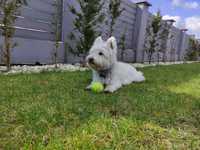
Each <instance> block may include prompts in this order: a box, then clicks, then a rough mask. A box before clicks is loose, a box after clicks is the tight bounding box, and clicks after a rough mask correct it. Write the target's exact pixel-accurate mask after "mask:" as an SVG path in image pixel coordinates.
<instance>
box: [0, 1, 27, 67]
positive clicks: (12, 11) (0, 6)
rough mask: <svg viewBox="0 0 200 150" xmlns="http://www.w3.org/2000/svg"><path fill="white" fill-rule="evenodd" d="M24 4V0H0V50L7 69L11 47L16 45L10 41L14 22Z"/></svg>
mask: <svg viewBox="0 0 200 150" xmlns="http://www.w3.org/2000/svg"><path fill="white" fill-rule="evenodd" d="M26 4H27V3H26V0H0V10H1V11H2V13H3V17H2V19H1V20H0V29H1V30H2V35H3V37H4V43H3V46H2V49H1V51H2V59H3V62H4V64H5V65H6V67H7V71H9V70H10V69H11V49H12V48H13V47H15V46H16V44H14V43H13V41H12V38H13V36H14V34H15V27H14V24H15V21H16V19H17V16H19V14H20V8H21V7H22V6H23V5H26Z"/></svg>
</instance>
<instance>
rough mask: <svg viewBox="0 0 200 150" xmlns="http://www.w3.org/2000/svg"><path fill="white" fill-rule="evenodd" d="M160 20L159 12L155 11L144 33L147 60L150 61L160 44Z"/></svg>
mask: <svg viewBox="0 0 200 150" xmlns="http://www.w3.org/2000/svg"><path fill="white" fill-rule="evenodd" d="M161 21H162V16H161V14H160V11H158V12H157V13H156V15H154V16H153V20H152V22H151V24H150V25H149V26H148V27H147V29H146V31H147V35H146V41H145V51H146V53H147V55H148V61H149V63H151V61H152V56H153V54H154V53H155V52H156V51H159V49H160V48H159V46H160V37H159V36H160V32H159V31H160V28H161Z"/></svg>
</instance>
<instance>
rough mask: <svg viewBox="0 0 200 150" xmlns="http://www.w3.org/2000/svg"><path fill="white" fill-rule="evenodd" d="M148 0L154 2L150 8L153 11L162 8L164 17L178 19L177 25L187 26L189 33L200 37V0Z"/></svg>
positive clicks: (179, 26)
mask: <svg viewBox="0 0 200 150" xmlns="http://www.w3.org/2000/svg"><path fill="white" fill-rule="evenodd" d="M133 1H134V0H133ZM135 1H138V0H135ZM147 1H148V2H149V3H151V4H152V7H151V8H150V11H151V12H152V13H155V12H157V11H158V9H160V10H161V14H162V16H163V19H174V20H176V23H175V26H176V27H178V28H187V29H188V33H189V34H195V35H196V37H197V38H200V0H147Z"/></svg>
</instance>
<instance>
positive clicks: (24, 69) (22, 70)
mask: <svg viewBox="0 0 200 150" xmlns="http://www.w3.org/2000/svg"><path fill="white" fill-rule="evenodd" d="M199 62H200V61H187V62H186V61H181V62H180V61H179V62H166V63H163V62H160V63H159V64H158V63H152V64H148V63H144V64H141V63H135V64H131V65H132V66H134V67H136V68H144V67H152V66H158V65H159V66H169V65H175V64H191V63H199ZM4 70H6V67H4V66H0V74H4V75H8V74H31V73H41V72H51V71H56V72H66V71H69V72H75V71H87V70H89V68H87V67H81V65H80V64H75V65H71V64H58V68H55V67H54V65H43V66H27V65H24V66H12V70H11V71H9V72H4Z"/></svg>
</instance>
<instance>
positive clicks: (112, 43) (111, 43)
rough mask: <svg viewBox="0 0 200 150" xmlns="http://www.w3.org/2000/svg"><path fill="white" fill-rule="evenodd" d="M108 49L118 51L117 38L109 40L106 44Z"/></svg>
mask: <svg viewBox="0 0 200 150" xmlns="http://www.w3.org/2000/svg"><path fill="white" fill-rule="evenodd" d="M106 44H107V46H108V48H110V49H112V50H117V41H116V39H115V37H111V38H109V39H108V40H107V42H106Z"/></svg>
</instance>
